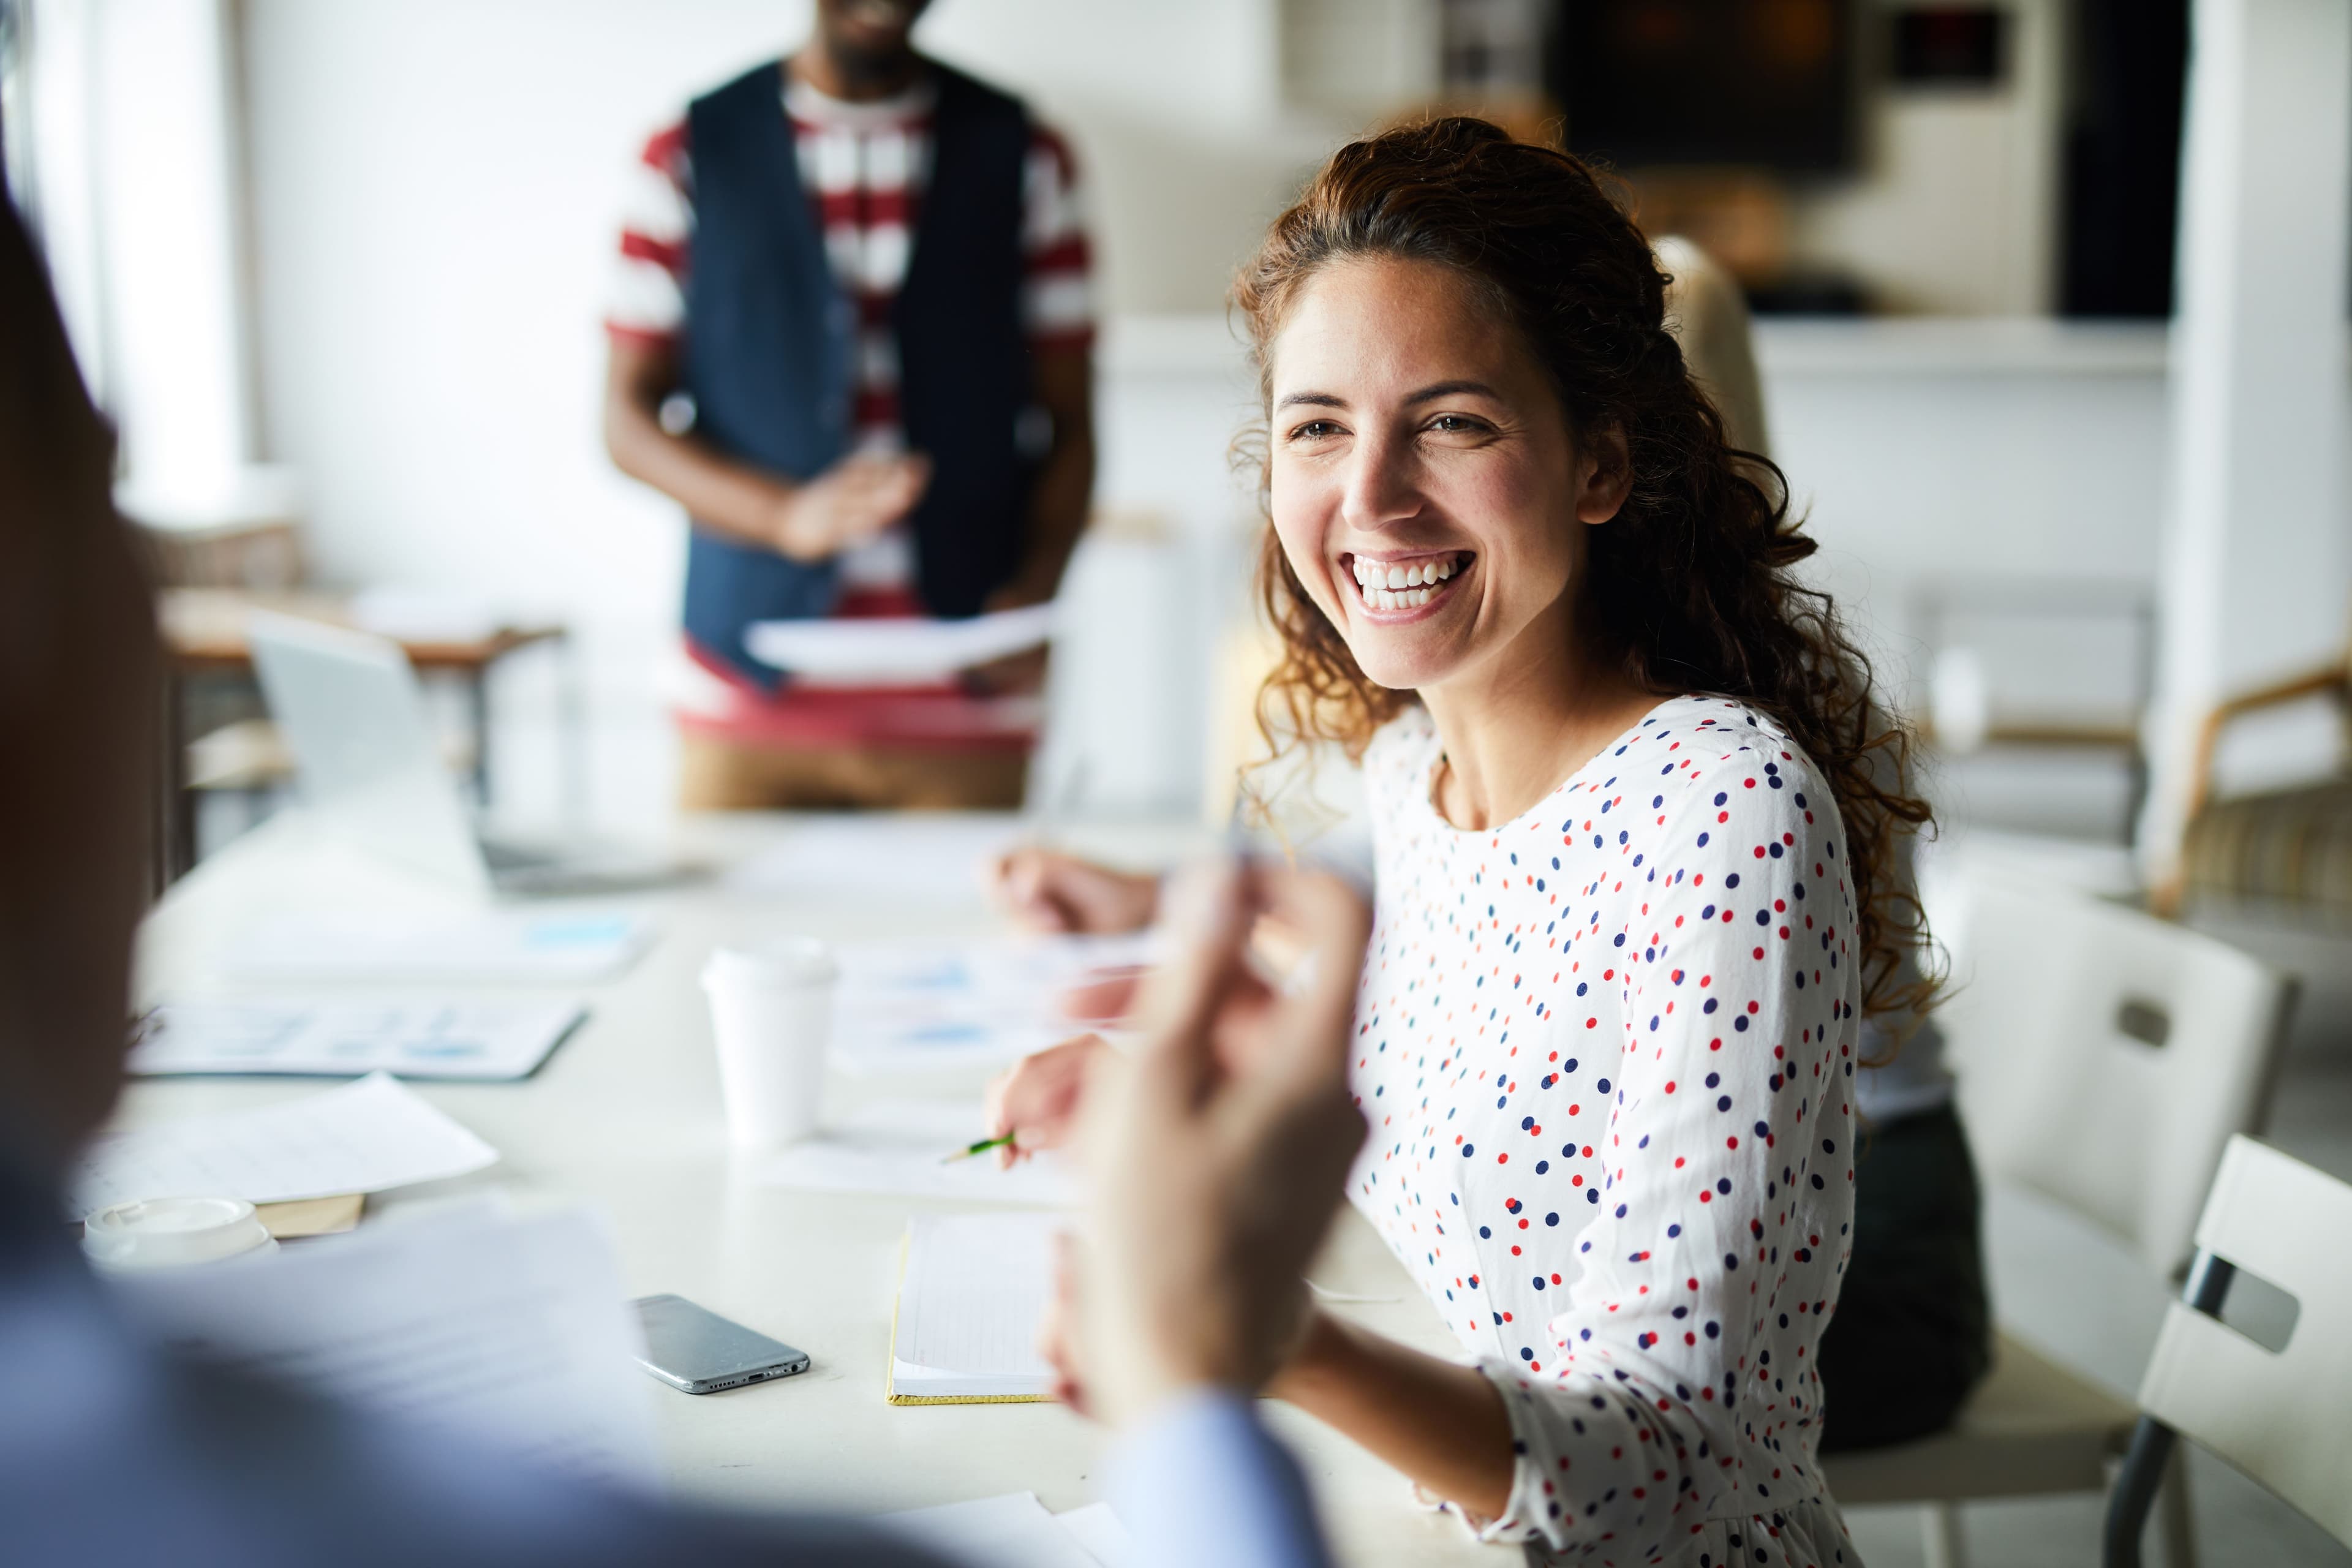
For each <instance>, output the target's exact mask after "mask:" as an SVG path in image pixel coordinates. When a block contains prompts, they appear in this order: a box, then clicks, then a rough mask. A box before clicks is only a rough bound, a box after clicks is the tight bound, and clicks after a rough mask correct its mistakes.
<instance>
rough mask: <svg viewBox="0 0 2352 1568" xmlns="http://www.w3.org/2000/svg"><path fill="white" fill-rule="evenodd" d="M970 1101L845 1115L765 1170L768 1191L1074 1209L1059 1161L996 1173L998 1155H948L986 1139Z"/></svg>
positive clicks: (889, 1106)
mask: <svg viewBox="0 0 2352 1568" xmlns="http://www.w3.org/2000/svg"><path fill="white" fill-rule="evenodd" d="M987 1135H988V1134H987V1131H986V1130H985V1129H984V1128H983V1127H982V1125H981V1115H980V1107H979V1106H977V1105H975V1104H973V1103H972V1102H971V1101H970V1100H961V1101H948V1100H887V1101H884V1102H882V1103H880V1104H876V1105H868V1106H865V1107H862V1108H860V1109H859V1110H856V1111H853V1112H851V1113H850V1114H848V1115H846V1116H843V1117H840V1118H838V1119H837V1120H835V1121H833V1122H832V1123H831V1124H829V1125H828V1126H827V1127H826V1128H825V1129H824V1131H822V1132H820V1133H818V1134H817V1135H816V1136H815V1137H814V1138H811V1139H808V1140H806V1141H805V1142H800V1143H795V1144H793V1146H792V1147H791V1148H789V1149H786V1150H784V1151H783V1152H782V1153H779V1154H777V1155H775V1156H774V1157H773V1158H772V1159H771V1160H770V1161H769V1162H768V1163H767V1164H765V1165H764V1166H762V1167H761V1171H760V1179H761V1181H763V1182H766V1183H767V1184H769V1185H771V1186H777V1187H799V1188H801V1189H803V1190H804V1191H807V1192H816V1193H884V1194H889V1195H891V1196H893V1197H905V1198H963V1199H966V1200H969V1201H971V1202H974V1203H996V1204H1022V1205H1035V1206H1037V1207H1042V1208H1071V1207H1074V1206H1076V1203H1077V1197H1078V1194H1077V1188H1076V1184H1075V1183H1074V1182H1073V1181H1072V1180H1071V1177H1070V1173H1069V1171H1068V1169H1067V1168H1066V1165H1065V1164H1064V1163H1063V1161H1062V1160H1061V1158H1060V1157H1059V1156H1057V1155H1055V1154H1052V1153H1043V1154H1037V1155H1034V1156H1033V1157H1031V1158H1029V1159H1026V1160H1024V1161H1022V1162H1021V1163H1018V1164H1016V1165H1014V1166H1013V1168H1012V1169H1011V1170H999V1169H998V1168H997V1163H996V1155H995V1153H994V1152H993V1151H992V1152H988V1153H985V1154H978V1155H974V1156H972V1157H971V1158H970V1159H963V1160H949V1159H946V1158H945V1156H947V1155H948V1154H950V1153H952V1152H956V1151H958V1150H961V1149H966V1148H969V1147H971V1145H972V1144H973V1143H975V1142H979V1141H980V1140H981V1139H982V1138H985V1137H986V1136H987Z"/></svg>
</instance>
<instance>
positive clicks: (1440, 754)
mask: <svg viewBox="0 0 2352 1568" xmlns="http://www.w3.org/2000/svg"><path fill="white" fill-rule="evenodd" d="M1696 700H1699V693H1697V692H1695V691H1682V692H1676V693H1675V695H1674V696H1672V697H1665V698H1661V699H1659V700H1658V701H1657V703H1656V704H1655V705H1654V706H1653V707H1652V708H1650V709H1649V710H1647V711H1645V712H1644V713H1643V715H1642V716H1641V717H1640V718H1639V719H1636V720H1634V721H1633V723H1631V724H1629V725H1627V726H1626V727H1625V728H1624V729H1623V730H1622V731H1619V732H1618V733H1617V734H1615V735H1613V736H1612V737H1611V738H1610V739H1609V740H1607V741H1606V742H1602V744H1601V749H1600V750H1599V751H1597V752H1593V753H1592V754H1591V756H1589V757H1587V758H1585V759H1584V761H1582V762H1580V763H1577V764H1576V766H1575V767H1573V768H1571V769H1570V770H1569V773H1568V776H1567V777H1566V778H1564V779H1562V780H1560V781H1559V783H1558V784H1554V785H1552V786H1551V788H1549V789H1548V790H1546V791H1545V792H1544V793H1543V795H1542V796H1541V797H1540V798H1538V800H1537V801H1536V803H1535V804H1534V805H1530V806H1528V808H1527V809H1526V810H1525V811H1523V812H1521V813H1519V814H1518V815H1517V816H1514V817H1512V818H1511V819H1510V820H1509V821H1508V822H1498V823H1496V824H1495V825H1494V826H1491V827H1458V826H1454V821H1453V820H1452V819H1451V818H1450V817H1448V816H1446V815H1445V813H1444V811H1443V810H1441V809H1439V807H1438V804H1437V770H1438V768H1439V766H1440V765H1441V764H1442V763H1444V761H1445V747H1444V744H1443V742H1440V744H1439V745H1438V747H1437V749H1436V751H1435V752H1434V753H1433V755H1432V756H1431V757H1430V759H1429V762H1428V763H1426V764H1425V765H1424V766H1423V769H1422V772H1421V788H1420V789H1419V790H1418V791H1416V792H1415V794H1414V799H1415V800H1416V801H1417V802H1418V803H1419V805H1420V807H1421V809H1422V811H1423V813H1424V814H1426V815H1427V816H1428V818H1429V820H1430V821H1431V822H1433V823H1434V824H1435V825H1436V826H1438V827H1439V828H1441V829H1443V830H1444V831H1445V832H1447V833H1451V834H1453V835H1454V836H1455V837H1460V838H1473V837H1480V836H1482V835H1489V834H1504V833H1508V832H1510V831H1511V830H1513V829H1514V828H1517V826H1520V825H1521V824H1522V823H1527V822H1530V821H1533V820H1534V819H1535V818H1536V816H1538V814H1541V813H1544V812H1545V811H1546V810H1547V808H1549V806H1550V805H1551V803H1552V802H1553V801H1554V800H1556V799H1558V798H1559V795H1560V794H1561V792H1563V791H1565V790H1566V789H1568V788H1569V786H1570V785H1571V784H1575V783H1576V782H1577V781H1578V780H1579V779H1581V778H1582V777H1583V776H1584V775H1585V773H1586V772H1587V770H1589V769H1591V766H1592V765H1593V764H1594V763H1598V762H1600V761H1601V758H1603V757H1606V756H1610V755H1612V754H1613V753H1614V752H1616V751H1617V750H1618V749H1619V748H1620V747H1622V746H1623V745H1624V744H1625V743H1626V742H1628V741H1630V740H1632V739H1633V738H1634V737H1635V736H1637V735H1639V734H1641V732H1642V731H1643V730H1646V729H1648V728H1649V727H1650V725H1651V724H1652V723H1653V722H1654V721H1656V719H1657V717H1658V715H1659V714H1661V713H1663V712H1664V711H1665V710H1667V709H1669V708H1671V707H1673V706H1674V705H1675V703H1677V702H1691V701H1696ZM1422 715H1423V718H1428V717H1429V710H1427V709H1426V708H1424V709H1423V710H1422ZM1429 726H1430V731H1429V732H1430V738H1431V739H1432V740H1437V739H1438V735H1437V721H1436V720H1434V719H1429Z"/></svg>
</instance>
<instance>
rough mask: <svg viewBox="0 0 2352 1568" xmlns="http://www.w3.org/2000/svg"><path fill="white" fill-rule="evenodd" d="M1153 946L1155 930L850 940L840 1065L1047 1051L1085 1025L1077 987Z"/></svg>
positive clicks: (908, 1064)
mask: <svg viewBox="0 0 2352 1568" xmlns="http://www.w3.org/2000/svg"><path fill="white" fill-rule="evenodd" d="M1152 952H1153V942H1152V938H1151V936H1150V933H1149V932H1139V933H1136V934H1134V935H1127V936H1049V937H1005V938H998V939H993V940H989V941H982V942H870V943H862V944H850V945H845V946H844V947H843V948H842V949H841V950H840V957H841V989H840V992H839V994H838V995H839V1000H838V1003H837V1005H836V1009H835V1015H834V1027H833V1057H834V1065H835V1067H837V1068H841V1069H842V1070H843V1071H845V1072H850V1073H862V1074H872V1073H887V1072H900V1071H907V1070H918V1069H921V1068H940V1067H955V1066H965V1065H971V1064H975V1063H978V1064H984V1063H988V1062H995V1061H1012V1060H1014V1059H1016V1058H1020V1057H1024V1056H1026V1055H1027V1054H1028V1053H1030V1052H1031V1051H1036V1050H1043V1049H1044V1048H1045V1047H1047V1046H1050V1045H1053V1044H1054V1043H1055V1042H1056V1041H1059V1040H1066V1039H1068V1038H1069V1037H1071V1036H1073V1035H1076V1034H1081V1033H1083V1032H1084V1031H1085V1030H1086V1028H1087V1024H1086V1023H1084V1022H1082V1021H1076V1020H1073V1019H1072V1018H1071V1017H1070V1016H1068V1014H1067V1013H1066V1012H1065V1011H1064V1010H1063V1006H1062V999H1063V997H1064V996H1065V995H1066V994H1067V993H1068V992H1069V990H1070V989H1071V987H1073V986H1074V985H1076V984H1079V983H1080V982H1082V981H1084V980H1086V979H1087V977H1088V976H1090V975H1093V974H1096V973H1099V972H1101V971H1105V970H1117V969H1125V968H1131V967H1133V966H1135V965H1138V964H1142V963H1149V962H1150V958H1151V954H1152Z"/></svg>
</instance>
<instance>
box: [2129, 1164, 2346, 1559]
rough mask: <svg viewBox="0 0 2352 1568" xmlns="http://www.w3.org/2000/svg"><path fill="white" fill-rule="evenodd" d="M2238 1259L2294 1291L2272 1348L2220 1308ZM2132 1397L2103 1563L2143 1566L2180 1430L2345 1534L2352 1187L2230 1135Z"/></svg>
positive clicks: (2326, 1527) (2309, 1515)
mask: <svg viewBox="0 0 2352 1568" xmlns="http://www.w3.org/2000/svg"><path fill="white" fill-rule="evenodd" d="M2241 1268H2243V1269H2245V1270H2246V1271H2248V1272H2249V1273H2252V1274H2254V1275H2256V1276H2258V1277H2260V1278H2261V1279H2266V1280H2268V1281H2270V1282H2271V1283H2272V1284H2273V1285H2275V1286H2277V1287H2278V1288H2280V1289H2283V1290H2284V1291H2286V1292H2287V1293H2288V1294H2289V1295H2291V1296H2293V1297H2294V1299H2295V1304H2296V1309H2297V1310H2296V1314H2295V1319H2294V1327H2293V1328H2292V1330H2291V1331H2289V1334H2288V1337H2287V1341H2286V1343H2285V1344H2284V1346H2283V1347H2282V1348H2280V1349H2279V1350H2278V1351H2276V1352H2272V1351H2269V1350H2266V1349H2264V1348H2263V1346H2261V1345H2259V1344H2257V1343H2255V1342H2253V1341H2252V1340H2251V1339H2249V1338H2247V1337H2246V1336H2245V1335H2243V1334H2241V1333H2239V1332H2238V1331H2236V1330H2234V1329H2231V1328H2229V1327H2226V1326H2224V1325H2223V1324H2222V1323H2221V1321H2220V1316H2221V1303H2222V1301H2223V1300H2224V1298H2225V1297H2226V1295H2227V1293H2228V1291H2229V1289H2230V1285H2231V1280H2232V1279H2233V1277H2234V1276H2235V1275H2236V1273H2237V1271H2238V1270H2239V1269H2241ZM2139 1406H2140V1409H2141V1410H2142V1411H2144V1412H2145V1413H2146V1414H2144V1415H2142V1416H2141V1417H2140V1420H2139V1425H2138V1427H2137V1430H2136V1431H2134V1433H2133V1434H2132V1441H2131V1452H2130V1456H2129V1457H2128V1458H2126V1459H2125V1461H2124V1468H2123V1473H2122V1474H2121V1475H2120V1476H2119V1477H2118V1478H2117V1479H2116V1489H2115V1493H2114V1496H2113V1497H2112V1498H2111V1499H2110V1500H2109V1503H2108V1507H2107V1518H2106V1529H2105V1541H2104V1552H2103V1558H2102V1560H2103V1561H2104V1562H2105V1564H2106V1568H2139V1561H2140V1552H2139V1548H2140V1538H2141V1536H2142V1535H2143V1534H2144V1533H2145V1532H2146V1527H2147V1516H2148V1511H2149V1509H2150V1507H2151V1506H2152V1504H2153V1502H2154V1500H2155V1495H2156V1492H2157V1490H2158V1477H2159V1476H2160V1475H2162V1474H2163V1473H2164V1472H2165V1471H2167V1470H2168V1469H2169V1468H2173V1466H2174V1458H2175V1454H2176V1452H2177V1448H2178V1443H2179V1438H2181V1437H2184V1436H2185V1437H2187V1438H2189V1440H2190V1441H2192V1442H2194V1443H2196V1444H2197V1445H2198V1446H2199V1447H2202V1448H2205V1449H2207V1450H2208V1451H2210V1452H2211V1453H2214V1454H2218V1455H2219V1456H2221V1458H2224V1459H2227V1460H2228V1461H2229V1462H2230V1463H2231V1465H2233V1466H2235V1467H2236V1468H2238V1469H2239V1470H2240V1471H2241V1472H2242V1473H2243V1474H2244V1475H2247V1476H2249V1477H2251V1478H2252V1479H2254V1480H2256V1481H2258V1482H2260V1483H2261V1484H2262V1485H2263V1486H2264V1487H2266V1488H2268V1489H2270V1490H2271V1491H2272V1492H2273V1493H2275V1494H2276V1495H2277V1496H2278V1497H2280V1498H2282V1499H2284V1500H2286V1501H2287V1502H2289V1503H2291V1504H2293V1505H2294V1507H2295V1508H2296V1509H2297V1510H2300V1511H2301V1512H2302V1513H2303V1514H2304V1515H2305V1517H2306V1518H2308V1519H2309V1520H2310V1521H2312V1522H2313V1523H2315V1524H2316V1525H2318V1526H2319V1527H2320V1528H2321V1529H2322V1530H2325V1531H2327V1532H2328V1533H2329V1534H2330V1535H2332V1536H2334V1537H2335V1538H2336V1540H2337V1541H2339V1542H2343V1543H2344V1544H2345V1545H2347V1546H2352V1486H2347V1484H2346V1481H2347V1473H2346V1456H2347V1455H2352V1186H2347V1185H2346V1184H2344V1183H2342V1182H2339V1181H2337V1180H2336V1179H2335V1178H2334V1177H2332V1176H2327V1175H2324V1174H2322V1173H2319V1172H2317V1171H2315V1170H2313V1169H2312V1168H2311V1167H2310V1166H2308V1165H2305V1164H2304V1163H2302V1162H2301V1161H2299V1160H2294V1159H2290V1158H2288V1157H2287V1156H2286V1155H2284V1154H2282V1153H2280V1152H2278V1151H2277V1150H2275V1149H2273V1148H2270V1147H2268V1146H2267V1145H2265V1144H2262V1143H2257V1142H2254V1141H2253V1140H2252V1139H2251V1138H2233V1139H2231V1141H2230V1146H2229V1149H2228V1151H2227V1152H2226V1153H2225V1154H2224V1155H2223V1156H2222V1160H2221V1173H2220V1175H2218V1176H2217V1177H2215V1178H2214V1182H2213V1193H2212V1196H2211V1197H2210V1198H2209V1199H2207V1200H2206V1204H2205V1213H2204V1215H2203V1217H2202V1218H2201V1219H2200V1220H2199V1221H2198V1225H2197V1258H2196V1262H2195V1264H2194V1265H2193V1266H2192V1267H2191V1268H2190V1270H2189V1287H2188V1289H2186V1290H2185V1291H2184V1292H2183V1293H2182V1299H2181V1300H2179V1301H2176V1302H2174V1303H2173V1305H2172V1307H2171V1308H2170V1310H2168V1312H2167V1314H2166V1316H2165V1320H2164V1327H2163V1329H2162V1331H2159V1332H2158V1335H2157V1341H2156V1352H2155V1353H2154V1354H2153V1355H2151V1356H2150V1357H2149V1358H2148V1364H2147V1375H2146V1376H2144V1377H2143V1378H2142V1379H2141V1380H2140V1386H2139Z"/></svg>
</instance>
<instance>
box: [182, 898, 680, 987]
mask: <svg viewBox="0 0 2352 1568" xmlns="http://www.w3.org/2000/svg"><path fill="white" fill-rule="evenodd" d="M653 934H654V933H653V927H652V925H651V924H650V922H648V921H644V920H642V919H639V918H638V917H636V916H635V915H626V914H611V913H592V914H579V913H572V914H553V913H547V912H542V911H538V910H459V911H451V912H445V913H439V914H432V915H425V914H415V913H404V914H396V913H393V912H390V911H384V912H381V913H370V914H360V913H338V914H303V915H283V916H280V917H278V918H277V919H275V920H270V921H264V922H262V923H261V924H260V925H258V926H257V927H255V928H254V929H253V930H251V931H247V932H246V933H245V934H244V936H243V938H242V939H241V940H239V941H238V942H237V943H236V945H235V946H234V947H233V948H231V949H230V951H229V953H228V960H227V968H228V972H229V973H231V974H232V975H233V976H235V977H236V978H239V979H257V980H301V981H309V980H474V981H501V980H506V981H517V982H530V981H550V982H558V983H571V984H578V983H579V982H582V981H587V980H599V979H603V978H604V977H606V976H608V975H612V974H616V973H619V972H620V971H621V970H623V969H625V968H626V967H628V965H629V964H630V963H633V962H635V959H636V956H637V955H638V954H639V953H641V952H644V951H645V950H646V945H647V944H648V943H650V942H652V941H653Z"/></svg>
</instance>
